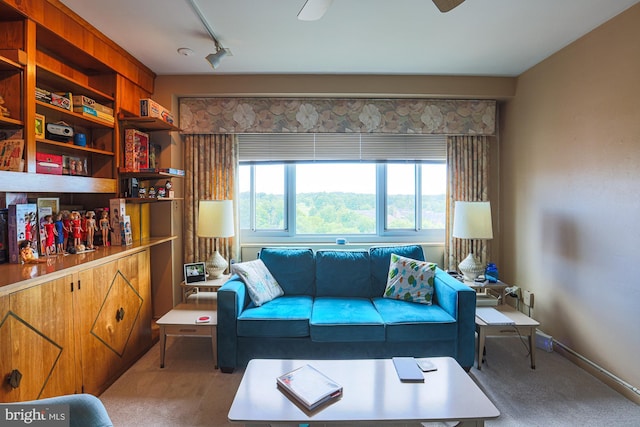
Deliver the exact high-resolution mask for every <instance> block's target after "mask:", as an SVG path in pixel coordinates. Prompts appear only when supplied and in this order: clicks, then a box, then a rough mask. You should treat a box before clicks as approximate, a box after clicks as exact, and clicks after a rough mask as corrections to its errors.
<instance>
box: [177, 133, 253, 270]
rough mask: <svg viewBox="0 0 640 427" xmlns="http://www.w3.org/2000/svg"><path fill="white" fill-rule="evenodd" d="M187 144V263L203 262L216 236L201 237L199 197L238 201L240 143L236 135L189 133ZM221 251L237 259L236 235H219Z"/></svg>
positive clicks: (185, 191)
mask: <svg viewBox="0 0 640 427" xmlns="http://www.w3.org/2000/svg"><path fill="white" fill-rule="evenodd" d="M184 146H185V179H184V182H185V190H184V193H185V204H184V205H185V209H184V210H185V216H186V218H185V221H184V224H185V230H184V260H185V262H187V263H188V262H195V261H204V260H206V259H208V258H209V257H210V256H211V254H212V253H213V251H214V250H215V248H214V242H213V239H205V238H200V237H198V234H197V230H196V225H197V223H198V202H199V201H200V200H235V194H236V185H237V183H236V170H237V163H238V161H237V158H238V155H237V143H236V137H235V136H234V135H186V136H184ZM234 226H235V229H236V230H235V236H238V208H237V204H236V203H234ZM217 241H218V252H220V255H222V256H223V257H224V258H225V259H226V260H228V261H229V260H231V259H238V256H239V253H240V251H239V243H238V239H237V238H236V237H229V238H219V239H217Z"/></svg>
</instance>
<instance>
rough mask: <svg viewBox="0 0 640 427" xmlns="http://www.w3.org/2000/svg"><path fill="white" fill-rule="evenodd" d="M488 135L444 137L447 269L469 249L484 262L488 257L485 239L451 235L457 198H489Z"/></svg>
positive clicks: (483, 200)
mask: <svg viewBox="0 0 640 427" xmlns="http://www.w3.org/2000/svg"><path fill="white" fill-rule="evenodd" d="M488 163H489V137H487V136H450V137H448V138H447V226H446V231H445V244H444V261H445V267H446V268H447V269H449V270H457V269H458V264H459V263H460V261H462V260H463V259H464V258H466V256H467V255H468V254H469V253H470V252H471V253H473V254H474V255H476V256H477V257H478V258H479V259H480V262H481V263H482V264H483V265H485V264H486V263H487V262H488V260H489V259H490V255H491V254H490V253H489V247H488V246H489V241H488V240H470V239H457V238H454V237H452V236H451V233H452V230H453V214H454V212H453V211H454V205H455V202H456V201H464V202H486V201H489V196H488V188H489V165H488Z"/></svg>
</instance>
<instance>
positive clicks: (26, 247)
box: [20, 240, 47, 264]
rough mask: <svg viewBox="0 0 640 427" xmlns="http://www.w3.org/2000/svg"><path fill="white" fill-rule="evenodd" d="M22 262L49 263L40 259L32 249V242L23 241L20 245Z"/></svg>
mask: <svg viewBox="0 0 640 427" xmlns="http://www.w3.org/2000/svg"><path fill="white" fill-rule="evenodd" d="M20 260H21V261H22V263H23V264H36V263H39V262H47V261H46V260H44V259H39V258H38V256H37V255H36V253H35V251H34V250H33V248H32V247H31V241H29V240H23V241H22V242H21V243H20Z"/></svg>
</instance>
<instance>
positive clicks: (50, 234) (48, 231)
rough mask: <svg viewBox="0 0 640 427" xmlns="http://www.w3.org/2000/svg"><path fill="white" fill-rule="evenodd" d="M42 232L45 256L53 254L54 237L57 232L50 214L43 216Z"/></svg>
mask: <svg viewBox="0 0 640 427" xmlns="http://www.w3.org/2000/svg"><path fill="white" fill-rule="evenodd" d="M44 234H45V243H44V251H45V254H47V256H50V255H53V254H54V253H55V252H56V245H55V238H56V236H57V234H58V232H57V231H56V226H55V224H54V223H53V217H52V216H51V215H45V217H44Z"/></svg>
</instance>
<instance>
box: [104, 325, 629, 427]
mask: <svg viewBox="0 0 640 427" xmlns="http://www.w3.org/2000/svg"><path fill="white" fill-rule="evenodd" d="M486 348H487V363H486V364H485V365H483V368H482V370H481V371H478V370H477V369H476V368H475V367H474V368H472V369H471V371H470V375H471V377H472V378H473V379H474V380H475V381H476V383H478V385H479V386H480V387H481V388H482V389H483V390H484V391H485V393H486V394H487V396H489V398H490V399H491V400H492V401H493V402H494V404H495V405H496V406H497V407H498V409H499V410H500V412H501V414H502V415H501V416H500V417H499V418H498V419H496V420H491V421H487V422H486V423H485V424H486V425H487V426H497V427H511V426H545V427H546V426H629V427H631V426H639V425H640V406H638V405H636V404H635V403H633V402H631V401H630V400H628V399H626V398H625V397H624V396H622V395H620V394H619V393H617V392H616V391H614V390H612V389H611V388H609V387H608V386H606V385H605V384H603V383H602V382H601V381H599V380H598V379H596V378H595V377H593V376H592V375H590V374H588V373H587V372H585V371H584V370H582V369H581V368H579V367H577V366H575V365H574V364H572V363H571V362H570V361H568V360H566V359H565V358H564V357H562V356H561V355H559V354H557V353H546V352H544V351H541V350H538V351H537V353H536V354H537V363H536V369H535V370H532V369H531V368H530V367H529V358H528V354H527V349H526V348H525V347H524V345H523V343H522V342H521V341H520V340H519V339H518V338H489V339H487V346H486ZM241 378H242V372H241V371H236V372H234V373H233V374H223V373H221V372H220V371H217V370H215V369H214V368H213V358H212V354H211V348H210V345H209V341H208V340H206V339H203V338H189V337H169V338H168V340H167V354H166V361H165V368H164V369H160V348H159V346H158V345H155V346H154V347H153V348H152V349H151V350H150V351H149V352H148V353H147V354H145V355H144V356H143V357H142V358H141V359H140V360H139V361H138V362H137V363H136V364H135V365H134V366H133V367H132V368H131V369H129V370H128V371H127V372H126V373H125V374H124V375H123V376H122V377H120V378H119V379H118V381H116V382H115V383H114V384H113V385H112V386H111V387H110V388H109V389H108V390H107V391H105V393H103V394H102V396H100V398H101V399H102V401H103V402H104V404H105V407H106V408H107V411H108V412H109V416H110V417H111V419H112V420H113V422H114V425H115V426H117V427H120V426H123V427H129V426H132V427H133V426H153V427H165V426H166V427H169V426H171V427H173V426H194V427H195V426H215V427H223V426H232V425H234V426H235V425H237V424H230V423H229V422H228V421H227V412H228V411H229V408H230V406H231V402H232V400H233V397H234V395H235V392H236V389H237V388H238V385H239V384H240V380H241Z"/></svg>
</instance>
